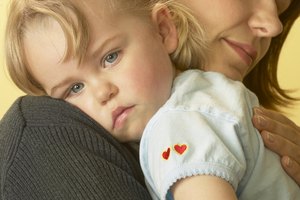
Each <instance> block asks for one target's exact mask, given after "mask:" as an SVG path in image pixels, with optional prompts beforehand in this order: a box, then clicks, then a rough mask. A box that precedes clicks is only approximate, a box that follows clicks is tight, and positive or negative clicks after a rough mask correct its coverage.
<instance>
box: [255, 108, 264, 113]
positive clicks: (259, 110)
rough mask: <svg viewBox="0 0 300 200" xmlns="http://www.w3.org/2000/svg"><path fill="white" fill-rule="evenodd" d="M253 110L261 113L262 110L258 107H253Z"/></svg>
mask: <svg viewBox="0 0 300 200" xmlns="http://www.w3.org/2000/svg"><path fill="white" fill-rule="evenodd" d="M253 112H254V113H255V114H263V111H262V110H261V109H260V108H259V107H255V108H254V109H253Z"/></svg>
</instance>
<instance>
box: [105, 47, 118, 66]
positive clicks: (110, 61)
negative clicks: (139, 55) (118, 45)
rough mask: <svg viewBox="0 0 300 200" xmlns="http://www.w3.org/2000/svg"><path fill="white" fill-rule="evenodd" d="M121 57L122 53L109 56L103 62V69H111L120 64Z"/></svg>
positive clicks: (116, 52)
mask: <svg viewBox="0 0 300 200" xmlns="http://www.w3.org/2000/svg"><path fill="white" fill-rule="evenodd" d="M119 57H120V51H114V52H111V53H109V54H107V55H106V56H105V57H104V60H103V67H104V68H106V67H111V66H114V65H115V64H117V63H118V61H119Z"/></svg>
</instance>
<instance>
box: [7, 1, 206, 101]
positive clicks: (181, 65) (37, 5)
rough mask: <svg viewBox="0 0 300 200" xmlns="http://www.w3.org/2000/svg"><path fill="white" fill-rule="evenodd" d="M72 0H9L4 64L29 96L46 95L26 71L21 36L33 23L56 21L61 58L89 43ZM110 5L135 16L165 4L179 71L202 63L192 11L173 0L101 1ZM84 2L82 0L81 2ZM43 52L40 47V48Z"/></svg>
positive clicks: (80, 56) (201, 43) (82, 19)
mask: <svg viewBox="0 0 300 200" xmlns="http://www.w3.org/2000/svg"><path fill="white" fill-rule="evenodd" d="M73 1H74V0H12V2H11V5H10V9H9V16H8V21H7V26H6V36H5V37H6V38H5V45H6V64H7V68H8V72H9V74H10V76H11V78H12V80H13V81H14V83H15V84H16V85H17V86H18V87H19V88H20V89H21V90H22V91H24V92H25V93H27V94H30V95H46V92H45V91H44V89H43V87H42V86H41V85H40V84H39V83H38V81H36V79H35V78H34V77H33V76H32V75H31V73H30V71H29V70H28V69H29V67H28V63H27V61H26V56H25V52H24V43H23V39H24V37H25V35H26V32H27V31H28V30H29V29H30V28H32V26H34V25H39V24H45V23H47V20H49V19H54V20H56V21H57V22H58V23H59V24H60V26H61V28H62V30H63V31H64V34H65V38H66V41H67V46H66V52H65V56H64V59H67V58H69V57H76V58H78V59H79V61H80V60H82V59H83V58H84V56H85V54H86V51H87V47H88V43H89V27H88V23H87V21H86V19H85V16H84V15H83V13H82V12H81V11H80V9H79V8H78V7H76V5H75V4H74V3H73ZM102 1H105V3H107V4H108V6H109V8H110V9H111V10H112V12H114V11H119V12H123V13H126V12H128V13H129V14H136V15H137V16H138V17H142V15H143V16H147V17H150V16H151V12H152V9H153V8H154V6H156V7H157V5H160V6H167V7H168V9H169V10H170V13H171V16H172V17H173V20H174V23H175V25H176V27H177V31H178V35H179V38H178V42H179V45H178V48H177V50H176V51H175V52H174V53H172V55H170V56H171V59H172V61H173V63H174V65H175V66H176V67H177V68H178V69H180V70H186V69H189V68H200V67H202V66H203V63H202V60H203V56H202V55H203V53H202V52H203V51H204V50H205V45H204V39H203V38H204V37H203V32H202V29H201V27H200V26H199V24H198V23H197V20H196V19H195V18H194V16H193V15H192V13H191V12H190V11H189V10H188V9H187V8H186V7H185V6H183V5H182V4H180V3H177V2H176V1H174V0H130V1H129V0H102ZM83 3H84V2H83ZM41 51H42V49H41Z"/></svg>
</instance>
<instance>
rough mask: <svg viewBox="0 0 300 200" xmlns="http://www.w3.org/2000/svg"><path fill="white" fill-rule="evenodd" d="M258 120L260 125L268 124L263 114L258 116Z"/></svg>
mask: <svg viewBox="0 0 300 200" xmlns="http://www.w3.org/2000/svg"><path fill="white" fill-rule="evenodd" d="M257 122H258V124H259V125H260V126H265V124H266V119H265V118H264V117H262V116H258V117H257Z"/></svg>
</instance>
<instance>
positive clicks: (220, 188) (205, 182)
mask: <svg viewBox="0 0 300 200" xmlns="http://www.w3.org/2000/svg"><path fill="white" fill-rule="evenodd" d="M171 190H172V193H173V197H174V199H175V200H181V199H189V200H193V199H206V200H209V199H213V200H218V199H222V200H231V199H237V197H236V195H235V192H234V190H233V188H232V186H231V185H230V184H229V183H228V182H227V181H225V180H224V179H221V178H219V177H216V176H206V175H203V176H192V177H189V178H185V179H182V180H180V181H178V182H177V183H176V184H175V185H174V186H173V187H172V189H171Z"/></svg>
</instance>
